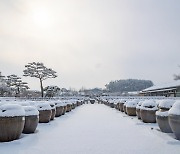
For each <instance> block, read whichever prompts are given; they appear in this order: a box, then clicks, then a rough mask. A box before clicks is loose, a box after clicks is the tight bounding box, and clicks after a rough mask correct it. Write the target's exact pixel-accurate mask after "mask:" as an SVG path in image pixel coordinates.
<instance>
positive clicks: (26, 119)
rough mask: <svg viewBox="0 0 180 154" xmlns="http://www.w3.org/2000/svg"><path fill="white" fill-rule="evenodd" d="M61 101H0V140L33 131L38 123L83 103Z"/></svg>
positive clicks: (10, 138) (17, 137) (51, 118)
mask: <svg viewBox="0 0 180 154" xmlns="http://www.w3.org/2000/svg"><path fill="white" fill-rule="evenodd" d="M63 102H65V101H63ZM63 102H62V101H56V102H55V103H54V102H52V101H46V102H43V101H42V102H36V101H30V102H27V101H26V102H18V101H16V102H12V103H11V102H10V101H9V102H8V103H0V142H8V141H12V140H15V139H19V137H20V135H21V133H26V134H30V133H34V132H35V131H36V128H37V126H38V123H48V122H50V121H51V120H54V118H55V117H60V116H62V115H64V114H65V113H66V112H70V111H71V110H73V109H75V108H76V107H77V106H80V105H82V104H83V100H74V101H71V102H70V101H67V102H68V103H63Z"/></svg>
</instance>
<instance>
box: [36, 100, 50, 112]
mask: <svg viewBox="0 0 180 154" xmlns="http://www.w3.org/2000/svg"><path fill="white" fill-rule="evenodd" d="M35 106H36V107H37V109H38V110H39V111H44V110H51V106H50V104H49V103H47V102H41V103H40V102H38V103H37V104H36V105H35Z"/></svg>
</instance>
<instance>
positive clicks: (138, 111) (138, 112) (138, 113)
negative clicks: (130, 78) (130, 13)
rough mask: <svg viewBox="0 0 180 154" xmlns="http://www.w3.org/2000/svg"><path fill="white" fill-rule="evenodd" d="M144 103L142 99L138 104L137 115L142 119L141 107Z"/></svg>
mask: <svg viewBox="0 0 180 154" xmlns="http://www.w3.org/2000/svg"><path fill="white" fill-rule="evenodd" d="M142 103H143V101H142V100H141V101H140V102H139V103H138V104H137V106H136V115H137V117H138V119H141V113H140V108H141V105H142Z"/></svg>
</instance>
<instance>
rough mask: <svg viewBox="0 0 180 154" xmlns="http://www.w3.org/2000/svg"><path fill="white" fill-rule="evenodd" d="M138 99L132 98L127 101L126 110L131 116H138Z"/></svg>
mask: <svg viewBox="0 0 180 154" xmlns="http://www.w3.org/2000/svg"><path fill="white" fill-rule="evenodd" d="M138 102H139V101H138V100H131V101H128V102H127V103H126V112H127V114H128V115H129V116H136V106H137V103H138Z"/></svg>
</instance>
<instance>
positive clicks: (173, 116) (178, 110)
mask: <svg viewBox="0 0 180 154" xmlns="http://www.w3.org/2000/svg"><path fill="white" fill-rule="evenodd" d="M168 116H169V119H168V120H169V125H170V127H171V129H172V131H173V133H174V135H175V136H176V139H178V140H180V101H179V100H178V101H176V102H175V103H174V105H173V106H172V108H171V109H170V110H169V112H168Z"/></svg>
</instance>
